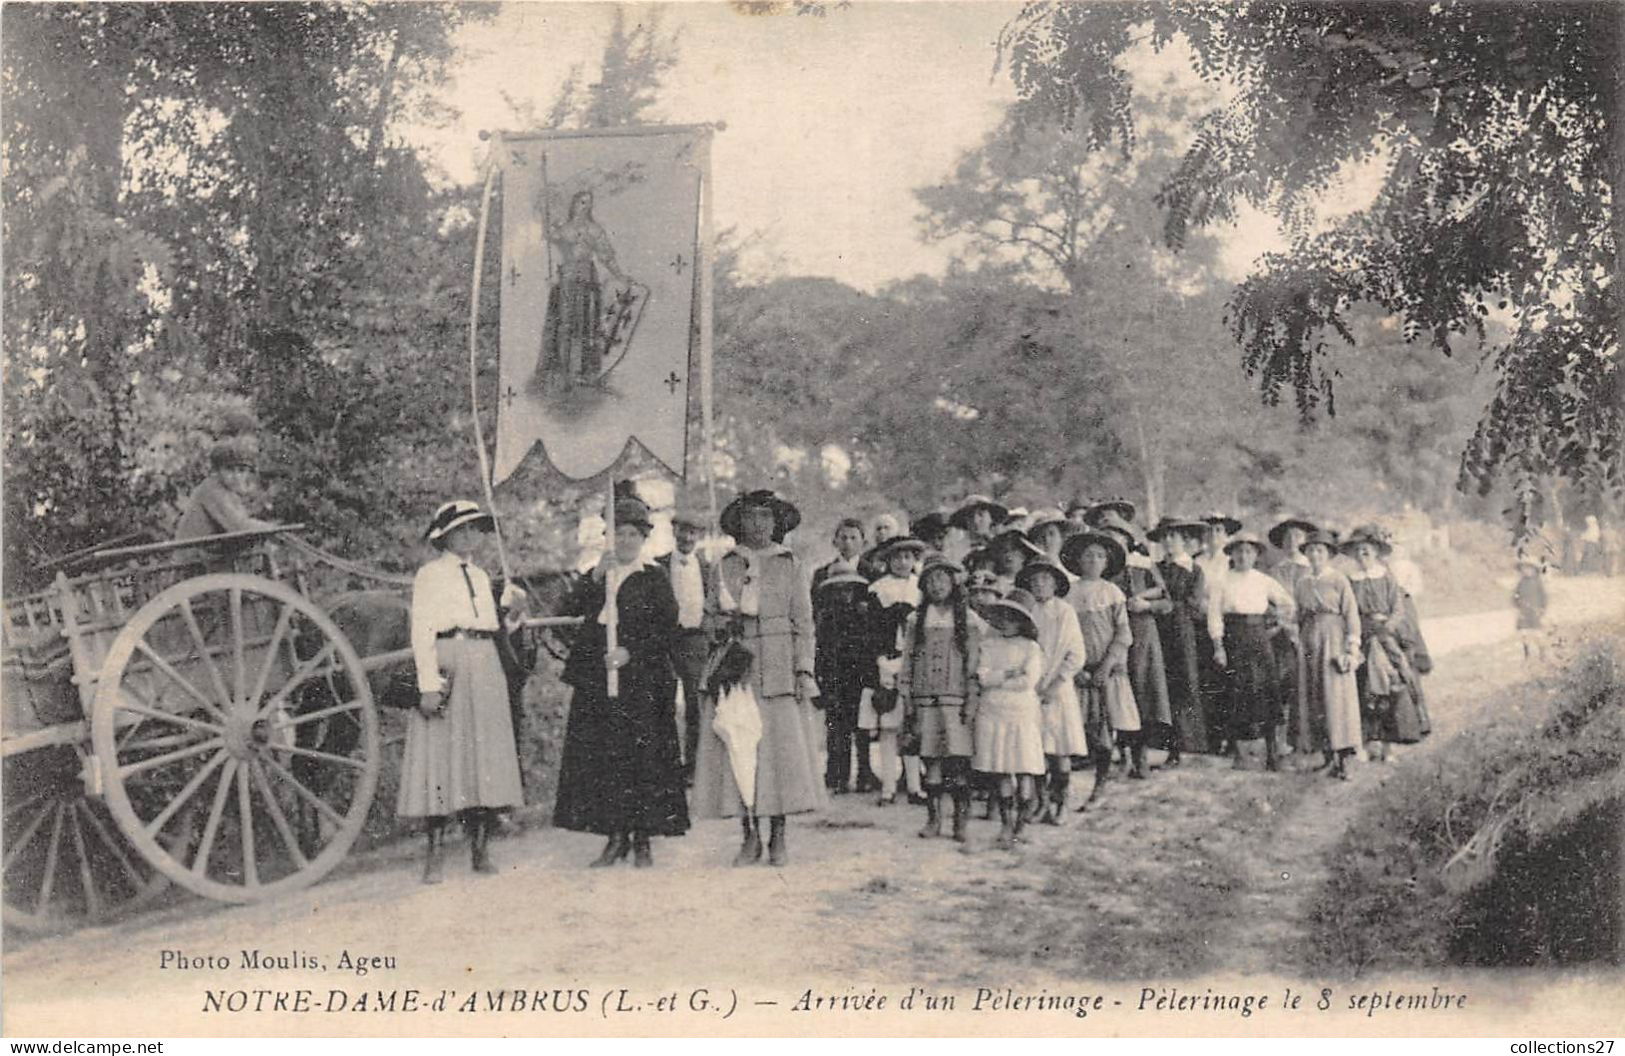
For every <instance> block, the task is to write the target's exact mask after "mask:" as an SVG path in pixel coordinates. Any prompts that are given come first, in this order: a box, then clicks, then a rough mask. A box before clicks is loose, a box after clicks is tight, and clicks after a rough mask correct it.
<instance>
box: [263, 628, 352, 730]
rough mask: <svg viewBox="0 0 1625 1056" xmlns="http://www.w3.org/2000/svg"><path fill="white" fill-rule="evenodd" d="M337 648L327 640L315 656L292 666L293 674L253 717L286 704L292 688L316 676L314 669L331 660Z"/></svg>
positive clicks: (267, 713)
mask: <svg viewBox="0 0 1625 1056" xmlns="http://www.w3.org/2000/svg"><path fill="white" fill-rule="evenodd" d="M337 648H338V646H337V644H336V643H334V642H328V643H327V644H326V645H324V646H322V647H321V649H320V650H319V651H318V652H317V653H316V655H315V656H312V657H311V658H310V659H308V660H301V661H300V662H299V666H298V667H296V668H294V671H293V674H292V675H290V676H288V681H286V682H284V683H283V684H282V688H280V689H278V690H277V691H276V693H274V694H273V695H272V696H271V697H270V699H268V700H267V701H266V702H265V703H264V704H263V705H261V707H260V710H259V712H258V713H257V714H256V715H255V718H256V719H263V718H265V717H266V716H267V715H269V714H271V712H273V711H275V710H276V709H277V708H280V707H282V706H283V705H284V704H286V703H287V701H288V697H289V696H290V695H291V694H292V693H293V691H294V690H296V689H298V688H299V687H300V686H302V685H304V684H305V683H306V682H309V681H310V680H311V679H313V678H315V677H316V669H317V668H318V667H320V666H321V665H322V664H323V663H325V662H327V661H328V660H331V659H332V658H333V653H334V652H335V650H337Z"/></svg>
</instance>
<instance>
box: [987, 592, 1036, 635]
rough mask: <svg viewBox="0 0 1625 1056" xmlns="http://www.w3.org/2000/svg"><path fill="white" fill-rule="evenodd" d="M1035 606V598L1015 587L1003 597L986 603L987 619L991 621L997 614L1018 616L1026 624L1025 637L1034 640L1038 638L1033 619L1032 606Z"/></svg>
mask: <svg viewBox="0 0 1625 1056" xmlns="http://www.w3.org/2000/svg"><path fill="white" fill-rule="evenodd" d="M1036 604H1038V601H1037V599H1036V598H1034V597H1033V596H1032V595H1031V594H1029V593H1027V592H1026V591H1025V590H1022V589H1021V588H1020V587H1017V588H1015V589H1014V590H1012V591H1011V592H1010V593H1008V594H1006V595H1005V596H1004V597H1002V598H999V599H998V600H996V601H990V602H988V605H987V615H988V618H989V619H992V618H993V616H995V615H996V614H998V613H1007V614H1009V615H1011V616H1018V617H1020V618H1021V619H1022V621H1023V622H1024V623H1025V624H1026V627H1025V630H1026V632H1027V636H1028V637H1030V638H1036V637H1038V623H1037V622H1036V621H1035V620H1034V619H1033V606H1034V605H1036Z"/></svg>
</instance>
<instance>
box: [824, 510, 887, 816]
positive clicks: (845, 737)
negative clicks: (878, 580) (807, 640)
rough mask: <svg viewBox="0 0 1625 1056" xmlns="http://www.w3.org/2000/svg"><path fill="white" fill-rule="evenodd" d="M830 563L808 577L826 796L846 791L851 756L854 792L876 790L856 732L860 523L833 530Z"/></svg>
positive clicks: (860, 663)
mask: <svg viewBox="0 0 1625 1056" xmlns="http://www.w3.org/2000/svg"><path fill="white" fill-rule="evenodd" d="M834 542H835V560H833V561H831V562H829V563H828V564H826V565H823V566H821V567H819V568H818V569H816V570H815V571H814V572H813V574H812V605H813V627H814V628H815V630H814V632H813V642H814V648H815V650H816V652H815V654H814V662H813V668H814V673H815V674H816V675H817V678H818V689H819V693H820V694H821V696H820V700H821V701H822V702H823V706H824V728H825V732H826V734H827V739H826V746H827V747H828V749H829V758H828V760H827V761H826V762H825V764H824V785H825V787H827V788H828V789H829V790H830V791H831V792H834V793H837V794H838V793H842V792H846V791H848V786H847V783H848V781H849V780H850V779H851V777H852V750H853V747H854V742H856V748H857V756H858V782H857V789H856V790H857V791H859V792H865V791H874V790H875V789H876V788H878V787H879V782H877V781H876V780H875V775H874V771H873V770H871V769H870V766H869V737H868V735H867V734H866V733H865V732H864V731H862V730H860V729H858V701H859V700H860V699H862V696H863V685H864V676H865V675H866V674H867V672H868V671H869V669H870V668H871V667H872V666H873V656H872V653H871V652H870V651H869V648H868V642H867V640H866V638H865V636H864V630H865V628H866V626H867V619H866V613H867V607H868V603H869V580H868V578H867V577H866V576H864V575H863V574H862V573H861V572H859V571H858V566H859V564H860V562H861V555H862V554H863V544H864V542H865V539H864V534H863V522H862V521H860V520H858V519H857V518H855V517H848V518H847V519H845V520H843V521H842V522H841V523H840V524H839V525H837V526H836V528H835V540H834Z"/></svg>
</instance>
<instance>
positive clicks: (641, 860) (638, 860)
mask: <svg viewBox="0 0 1625 1056" xmlns="http://www.w3.org/2000/svg"><path fill="white" fill-rule="evenodd" d="M632 864H633V865H634V866H636V867H637V868H639V869H647V868H649V867H650V866H651V865H654V864H655V856H654V853H653V852H651V851H650V850H649V834H648V833H646V832H634V833H633V834H632Z"/></svg>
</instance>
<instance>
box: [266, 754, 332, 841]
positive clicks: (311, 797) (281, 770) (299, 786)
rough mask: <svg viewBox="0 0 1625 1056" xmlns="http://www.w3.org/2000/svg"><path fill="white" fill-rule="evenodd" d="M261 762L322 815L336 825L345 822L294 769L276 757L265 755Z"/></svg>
mask: <svg viewBox="0 0 1625 1056" xmlns="http://www.w3.org/2000/svg"><path fill="white" fill-rule="evenodd" d="M260 762H262V763H264V764H265V766H266V767H267V769H269V770H270V771H271V772H272V773H274V774H276V775H277V776H278V777H280V778H282V780H284V781H286V782H288V784H290V785H292V786H293V790H294V792H295V793H296V794H297V795H298V796H299V798H300V799H303V800H304V801H305V802H306V803H309V804H310V805H311V806H313V807H315V808H316V810H317V811H318V812H320V813H321V815H322V817H324V818H326V819H327V820H328V821H331V822H332V823H333V824H335V825H342V824H344V816H343V815H342V814H340V813H339V812H338V811H336V810H334V809H333V807H332V806H331V805H330V804H329V803H328V802H327V801H326V800H324V799H323V798H322V797H321V796H318V795H317V794H316V793H314V792H312V791H311V790H310V789H308V788H306V787H305V783H304V782H303V781H300V780H299V779H298V778H297V777H295V776H293V773H292V771H290V770H288V768H287V767H285V766H283V765H282V764H281V763H278V762H277V761H276V760H274V759H270V758H265V757H261V759H260Z"/></svg>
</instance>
